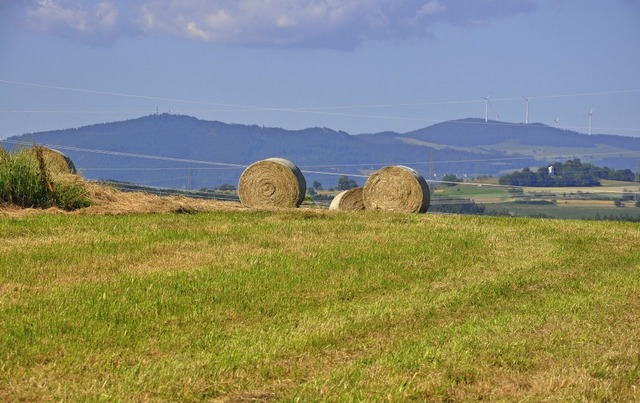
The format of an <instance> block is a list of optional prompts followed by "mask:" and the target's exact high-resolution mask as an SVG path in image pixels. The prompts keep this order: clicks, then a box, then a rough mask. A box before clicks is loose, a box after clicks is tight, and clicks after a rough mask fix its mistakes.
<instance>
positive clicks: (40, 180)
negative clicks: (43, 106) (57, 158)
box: [0, 146, 90, 210]
mask: <svg viewBox="0 0 640 403" xmlns="http://www.w3.org/2000/svg"><path fill="white" fill-rule="evenodd" d="M45 150H46V149H45V148H43V147H39V146H34V147H33V148H32V149H21V150H19V151H17V152H14V153H9V152H7V151H5V150H0V202H2V203H8V204H14V205H17V206H20V207H25V208H49V207H59V208H61V209H64V210H75V209H78V208H82V207H87V206H89V205H90V201H89V199H88V197H87V192H86V190H85V188H84V185H83V183H82V181H81V179H80V177H78V176H77V175H72V174H66V173H58V172H55V171H54V172H52V170H51V168H50V162H48V161H47V160H46V158H45V155H44V153H45Z"/></svg>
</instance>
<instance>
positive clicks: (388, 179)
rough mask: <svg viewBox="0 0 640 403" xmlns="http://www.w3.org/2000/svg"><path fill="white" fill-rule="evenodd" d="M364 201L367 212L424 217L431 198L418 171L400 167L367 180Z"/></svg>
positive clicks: (376, 173) (426, 185)
mask: <svg viewBox="0 0 640 403" xmlns="http://www.w3.org/2000/svg"><path fill="white" fill-rule="evenodd" d="M363 200H364V205H365V207H366V209H367V210H383V211H398V212H405V213H424V212H426V211H427V209H428V208H429V203H430V200H431V195H430V194H429V185H428V184H427V181H426V180H425V179H424V178H423V177H422V176H421V175H420V174H419V173H418V172H417V171H415V170H413V169H411V168H409V167H405V166H402V165H397V166H387V167H384V168H382V169H380V170H378V171H376V172H375V173H374V174H373V175H371V176H370V177H369V179H367V182H366V183H365V184H364V190H363Z"/></svg>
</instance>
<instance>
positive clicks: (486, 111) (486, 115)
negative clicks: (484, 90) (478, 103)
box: [482, 94, 491, 123]
mask: <svg viewBox="0 0 640 403" xmlns="http://www.w3.org/2000/svg"><path fill="white" fill-rule="evenodd" d="M490 96H491V94H489V95H487V96H486V97H483V98H482V99H484V122H485V123H487V122H488V121H489V97H490Z"/></svg>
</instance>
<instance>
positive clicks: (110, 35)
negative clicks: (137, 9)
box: [25, 0, 122, 43]
mask: <svg viewBox="0 0 640 403" xmlns="http://www.w3.org/2000/svg"><path fill="white" fill-rule="evenodd" d="M25 20H26V23H27V26H29V27H30V28H31V29H33V30H34V31H37V32H42V33H53V34H57V35H61V36H66V37H72V38H74V39H79V40H82V41H86V42H91V43H108V42H111V41H113V40H115V39H116V38H117V37H118V36H120V35H121V34H122V30H121V28H122V27H121V26H120V24H119V22H120V12H119V9H118V5H117V3H116V1H99V2H89V3H88V2H83V1H80V2H78V1H68V0H38V1H37V2H35V4H30V5H28V6H27V7H26V9H25Z"/></svg>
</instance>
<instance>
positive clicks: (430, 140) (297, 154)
mask: <svg viewBox="0 0 640 403" xmlns="http://www.w3.org/2000/svg"><path fill="white" fill-rule="evenodd" d="M9 140H10V141H13V142H15V141H19V142H24V143H27V144H30V143H33V142H35V143H38V144H48V145H52V146H53V147H57V148H59V149H60V150H62V151H63V152H65V153H66V154H67V155H69V157H71V158H72V160H73V161H74V163H75V165H76V166H77V167H78V168H79V169H80V171H81V172H82V173H83V175H84V176H86V177H87V178H90V179H114V180H119V181H127V182H134V183H139V184H143V185H151V186H160V187H173V188H192V189H197V188H200V187H208V188H212V187H215V186H218V185H221V184H223V183H230V184H236V183H237V181H238V178H239V176H240V174H241V173H242V170H243V168H242V166H246V165H248V164H251V163H253V162H255V161H258V160H260V159H264V158H268V157H274V156H278V157H283V158H287V159H290V160H292V161H294V162H295V163H296V164H297V165H298V166H300V168H301V169H302V170H303V171H305V176H306V177H307V182H308V183H309V184H310V183H312V182H313V181H319V182H320V183H322V184H323V186H324V187H325V188H329V187H332V186H335V184H336V182H337V177H338V176H339V175H341V174H346V175H353V176H354V178H355V179H356V180H357V181H358V183H359V184H362V183H363V182H364V177H360V176H358V175H363V176H366V175H367V174H368V173H370V172H371V171H372V170H376V169H379V168H380V167H382V166H384V165H390V164H405V165H410V166H412V167H414V168H415V169H417V170H418V171H420V172H422V173H423V175H424V176H428V177H429V178H433V177H441V176H442V175H443V174H445V173H455V174H457V175H464V174H468V175H477V174H489V175H495V174H497V173H499V172H501V171H506V170H515V169H521V168H522V167H525V166H539V165H544V163H545V160H546V158H545V157H546V156H547V155H549V154H557V153H563V154H566V155H567V156H571V155H576V154H578V155H580V154H603V153H604V152H606V153H607V154H606V156H607V159H602V158H600V159H599V160H598V161H600V162H602V163H604V165H609V166H611V167H612V168H631V169H635V166H634V165H635V159H634V158H632V157H637V154H636V155H628V154H627V155H625V154H622V155H615V154H610V153H616V152H628V151H629V150H638V151H640V139H636V138H628V137H620V136H605V135H600V136H586V135H582V134H579V133H575V132H568V131H564V130H559V129H555V128H550V127H548V126H544V125H515V124H509V123H502V122H489V123H485V122H484V121H482V120H477V119H464V120H459V121H451V122H445V123H440V124H436V125H433V126H430V127H427V128H424V129H420V130H416V131H413V132H409V133H404V134H400V133H395V132H383V133H376V134H361V135H349V134H348V133H345V132H341V131H335V130H331V129H327V128H309V129H304V130H293V131H292V130H284V129H280V128H267V127H261V126H256V125H239V124H226V123H222V122H216V121H204V120H199V119H196V118H193V117H189V116H180V115H169V114H161V115H150V116H145V117H141V118H137V119H132V120H127V121H122V122H112V123H103V124H96V125H91V126H85V127H80V128H76V129H67V130H56V131H49V132H40V133H33V134H25V135H22V136H16V137H12V138H10V139H9ZM8 144H9V145H10V146H11V145H12V144H14V143H8ZM550 148H554V149H553V152H551V153H550ZM119 153H127V154H135V156H131V155H129V156H124V155H122V154H119ZM554 156H555V155H554ZM158 157H160V158H158ZM178 160H190V161H191V162H186V161H178ZM551 160H552V161H555V160H557V159H553V158H552V159H551ZM198 161H200V162H202V161H207V162H215V163H223V164H237V165H241V167H225V166H215V165H211V164H203V163H199V162H198Z"/></svg>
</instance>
